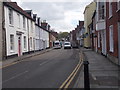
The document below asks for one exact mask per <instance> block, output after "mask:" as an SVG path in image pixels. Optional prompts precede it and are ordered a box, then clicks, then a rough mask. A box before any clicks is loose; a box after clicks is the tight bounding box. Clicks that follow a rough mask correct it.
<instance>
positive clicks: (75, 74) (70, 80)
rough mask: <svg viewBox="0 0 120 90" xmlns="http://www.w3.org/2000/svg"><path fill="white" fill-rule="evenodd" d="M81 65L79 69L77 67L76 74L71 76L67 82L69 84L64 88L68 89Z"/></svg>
mask: <svg viewBox="0 0 120 90" xmlns="http://www.w3.org/2000/svg"><path fill="white" fill-rule="evenodd" d="M81 65H82V63H81V64H80V65H79V67H78V69H77V70H76V72H75V73H74V74H73V76H72V77H71V79H70V80H69V82H68V83H67V84H66V86H65V88H68V87H69V85H70V84H71V82H72V80H73V79H74V78H75V76H76V74H77V72H78V70H79V69H80V67H81Z"/></svg>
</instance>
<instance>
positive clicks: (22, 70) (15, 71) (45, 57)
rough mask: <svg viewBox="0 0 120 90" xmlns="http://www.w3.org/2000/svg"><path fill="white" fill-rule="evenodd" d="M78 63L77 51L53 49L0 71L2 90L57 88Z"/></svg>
mask: <svg viewBox="0 0 120 90" xmlns="http://www.w3.org/2000/svg"><path fill="white" fill-rule="evenodd" d="M78 61H79V49H63V48H62V49H54V50H52V51H50V52H47V53H44V54H41V55H38V56H34V57H32V58H28V59H26V60H24V61H22V62H20V63H17V64H14V65H11V66H9V67H6V68H3V69H2V76H3V77H2V79H3V80H2V86H3V88H59V87H60V86H61V85H62V83H63V82H64V81H65V80H66V79H67V78H68V76H69V75H70V74H71V72H72V71H73V70H74V68H75V67H76V65H77V64H78Z"/></svg>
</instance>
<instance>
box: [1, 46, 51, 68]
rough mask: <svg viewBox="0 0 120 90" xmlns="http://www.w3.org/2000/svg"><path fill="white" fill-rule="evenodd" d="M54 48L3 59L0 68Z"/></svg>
mask: <svg viewBox="0 0 120 90" xmlns="http://www.w3.org/2000/svg"><path fill="white" fill-rule="evenodd" d="M52 49H53V48H50V49H45V50H42V51H39V52H34V53H32V54H28V55H23V56H20V57H15V58H11V59H6V60H3V61H1V62H0V68H1V67H4V66H7V65H9V64H11V63H13V62H18V61H21V60H24V59H26V58H30V57H33V56H36V55H40V54H43V53H45V52H49V51H50V50H52Z"/></svg>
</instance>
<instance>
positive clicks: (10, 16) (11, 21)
mask: <svg viewBox="0 0 120 90" xmlns="http://www.w3.org/2000/svg"><path fill="white" fill-rule="evenodd" d="M8 13H9V14H8V16H9V24H10V25H13V10H12V9H11V8H8Z"/></svg>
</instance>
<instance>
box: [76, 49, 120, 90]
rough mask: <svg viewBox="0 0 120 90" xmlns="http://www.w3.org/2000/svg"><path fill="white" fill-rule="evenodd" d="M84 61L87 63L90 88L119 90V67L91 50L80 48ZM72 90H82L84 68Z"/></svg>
mask: <svg viewBox="0 0 120 90" xmlns="http://www.w3.org/2000/svg"><path fill="white" fill-rule="evenodd" d="M81 50H82V52H83V55H84V60H88V62H89V80H90V88H104V89H110V90H120V77H119V76H120V67H119V66H117V65H116V64H114V63H112V62H111V61H110V60H109V59H108V58H106V57H105V56H102V55H100V54H98V53H96V52H95V51H92V50H91V49H85V48H81ZM74 88H84V66H83V67H82V68H81V71H80V73H79V76H78V79H77V81H76V83H75V84H74Z"/></svg>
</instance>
